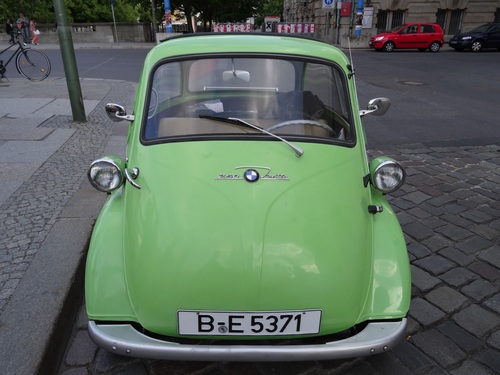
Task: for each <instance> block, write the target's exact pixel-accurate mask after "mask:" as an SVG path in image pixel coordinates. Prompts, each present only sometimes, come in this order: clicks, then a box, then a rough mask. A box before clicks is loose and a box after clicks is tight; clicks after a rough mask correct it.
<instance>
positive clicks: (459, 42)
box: [449, 23, 500, 52]
mask: <svg viewBox="0 0 500 375" xmlns="http://www.w3.org/2000/svg"><path fill="white" fill-rule="evenodd" d="M449 45H450V47H452V48H454V49H455V51H463V50H464V49H470V50H471V51H473V52H479V51H482V50H484V49H487V48H497V49H498V50H499V51H500V23H487V24H484V25H481V26H478V27H476V28H474V29H472V30H471V31H468V32H466V33H462V34H457V35H454V36H453V37H452V38H451V39H450V41H449Z"/></svg>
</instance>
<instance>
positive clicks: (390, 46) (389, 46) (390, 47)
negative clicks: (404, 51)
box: [383, 42, 396, 52]
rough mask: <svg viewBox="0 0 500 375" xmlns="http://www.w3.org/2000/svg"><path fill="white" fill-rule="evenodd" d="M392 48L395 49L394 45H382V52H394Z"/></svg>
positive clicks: (390, 43) (389, 43)
mask: <svg viewBox="0 0 500 375" xmlns="http://www.w3.org/2000/svg"><path fill="white" fill-rule="evenodd" d="M394 48H396V45H395V44H394V43H393V42H387V43H386V44H384V47H383V50H384V51H385V52H392V51H394Z"/></svg>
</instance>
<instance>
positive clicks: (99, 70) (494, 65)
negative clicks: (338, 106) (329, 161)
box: [46, 48, 500, 147]
mask: <svg viewBox="0 0 500 375" xmlns="http://www.w3.org/2000/svg"><path fill="white" fill-rule="evenodd" d="M46 52H47V54H48V55H49V58H50V60H51V62H52V73H51V76H53V77H63V76H64V69H63V64H62V58H61V55H60V52H59V51H46ZM147 52H148V50H146V49H113V50H111V49H110V50H106V49H95V50H85V49H80V50H77V51H75V54H76V60H77V64H78V72H79V75H80V77H81V78H103V79H116V80H125V81H131V82H138V81H139V78H140V72H141V69H142V64H143V62H144V58H145V57H146V54H147ZM352 60H353V64H354V67H355V72H356V75H355V77H356V81H357V86H358V96H359V99H360V105H361V106H362V107H364V106H366V104H367V103H368V101H369V100H370V99H372V98H375V97H381V96H383V97H387V98H389V99H390V100H391V102H392V106H391V109H390V110H389V112H388V113H387V114H386V115H384V116H383V117H374V116H367V117H366V119H365V123H366V132H367V137H368V141H369V144H370V146H372V147H378V146H385V145H398V144H408V143H423V144H425V145H427V146H459V145H484V144H487V143H492V141H493V143H498V142H500V126H498V122H499V117H500V116H499V114H498V113H497V111H498V105H499V103H500V84H499V82H500V69H499V68H498V67H499V66H500V53H498V52H497V51H489V52H482V53H471V52H455V51H453V50H449V49H446V48H444V49H442V50H441V51H440V52H438V53H430V52H423V53H422V52H418V51H396V52H393V53H383V52H375V51H372V50H354V51H352Z"/></svg>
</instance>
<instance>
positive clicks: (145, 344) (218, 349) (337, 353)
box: [88, 318, 407, 362]
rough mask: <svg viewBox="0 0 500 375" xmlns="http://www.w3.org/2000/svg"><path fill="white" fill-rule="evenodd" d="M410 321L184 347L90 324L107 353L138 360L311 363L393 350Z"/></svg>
mask: <svg viewBox="0 0 500 375" xmlns="http://www.w3.org/2000/svg"><path fill="white" fill-rule="evenodd" d="M406 325H407V320H406V318H403V319H402V320H400V321H395V322H373V323H369V324H368V325H367V326H366V327H365V329H364V330H363V331H361V332H360V333H358V334H357V335H355V336H352V337H349V338H347V339H344V340H339V341H334V342H328V343H326V344H317V345H281V346H280V345H276V346H272V345H184V344H178V343H175V342H168V341H162V340H158V339H154V338H151V337H149V336H146V335H143V334H142V333H140V332H138V331H137V330H135V329H134V328H133V327H132V326H131V325H130V324H97V323H96V322H94V321H89V324H88V330H89V335H90V337H91V338H92V340H93V341H94V342H95V343H96V344H97V345H99V346H100V347H102V348H104V349H105V350H107V351H108V352H111V353H114V354H118V355H123V356H130V357H139V358H150V359H164V360H165V359H166V360H181V361H242V362H253V361H258V362H273V361H277V362H280V361H311V360H331V359H339V358H349V357H362V356H368V355H371V354H379V353H383V352H386V351H387V350H390V349H392V347H393V346H395V344H396V343H397V342H398V341H400V340H401V339H402V338H403V337H404V336H405V333H406Z"/></svg>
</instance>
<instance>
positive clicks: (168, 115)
mask: <svg viewBox="0 0 500 375" xmlns="http://www.w3.org/2000/svg"><path fill="white" fill-rule="evenodd" d="M348 98H349V96H348V92H347V78H346V76H345V74H344V73H343V71H342V70H341V69H340V68H339V67H338V66H336V65H334V64H332V65H329V64H326V63H324V62H323V61H321V62H318V61H307V60H301V59H291V58H282V57H280V58H270V57H268V56H266V57H241V56H235V57H233V58H231V57H217V58H200V57H196V58H193V59H189V60H183V61H178V60H177V61H170V62H169V61H166V62H164V63H162V64H161V65H158V66H157V67H156V68H155V70H154V73H153V74H152V77H151V78H150V81H149V93H148V96H147V105H146V110H145V112H146V113H145V116H144V118H145V121H144V122H143V131H142V138H143V141H144V142H146V143H148V142H149V141H154V143H157V142H158V141H160V140H161V141H162V142H163V141H169V140H172V139H175V140H179V139H183V138H186V137H187V138H189V139H193V137H198V138H203V137H207V136H209V137H212V138H213V137H214V136H217V137H222V138H224V137H226V138H227V137H233V138H234V136H238V137H242V136H244V137H250V136H259V137H269V136H270V134H269V133H272V134H282V135H284V136H288V137H307V138H309V139H319V140H320V141H323V142H324V141H325V139H328V140H332V141H335V142H351V141H352V135H353V131H352V115H351V111H352V108H351V107H350V105H349V100H348ZM228 119H229V120H230V121H227V120H228ZM224 120H226V121H224ZM248 124H250V125H251V126H249V125H248ZM261 129H263V131H260V130H261Z"/></svg>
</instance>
